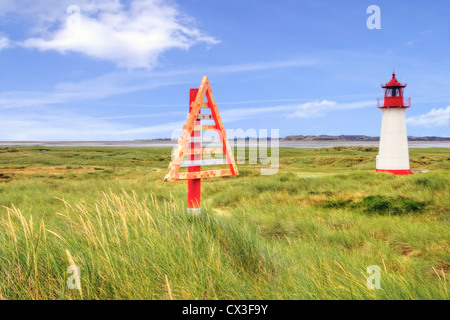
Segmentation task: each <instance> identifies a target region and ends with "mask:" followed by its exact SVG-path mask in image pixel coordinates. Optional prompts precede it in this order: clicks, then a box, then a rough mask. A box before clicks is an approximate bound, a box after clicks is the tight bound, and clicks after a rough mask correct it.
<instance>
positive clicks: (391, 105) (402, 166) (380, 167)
mask: <svg viewBox="0 0 450 320" xmlns="http://www.w3.org/2000/svg"><path fill="white" fill-rule="evenodd" d="M381 87H382V88H384V103H383V105H382V106H381V105H380V101H379V100H378V108H380V109H381V110H382V111H383V120H382V122H381V135H380V148H379V151H378V155H377V164H376V169H377V172H379V171H384V172H391V173H393V174H412V172H411V170H410V168H409V152H408V136H407V134H406V115H405V110H406V109H407V108H409V107H410V106H411V98H409V99H408V103H406V104H405V102H404V100H403V89H404V88H405V87H406V84H401V83H400V82H398V81H397V79H396V78H395V73H393V74H392V79H391V81H389V82H388V83H386V84H385V85H384V86H381Z"/></svg>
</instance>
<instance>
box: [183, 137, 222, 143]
mask: <svg viewBox="0 0 450 320" xmlns="http://www.w3.org/2000/svg"><path fill="white" fill-rule="evenodd" d="M189 142H205V143H210V142H217V143H221V142H222V140H220V138H218V137H190V138H189Z"/></svg>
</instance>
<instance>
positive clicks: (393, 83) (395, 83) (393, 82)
mask: <svg viewBox="0 0 450 320" xmlns="http://www.w3.org/2000/svg"><path fill="white" fill-rule="evenodd" d="M381 87H382V88H389V87H402V88H404V87H406V84H401V83H400V82H398V80H397V79H396V78H395V72H394V73H392V79H391V81H389V82H388V83H386V84H385V85H384V86H381Z"/></svg>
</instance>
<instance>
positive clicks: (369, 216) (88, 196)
mask: <svg viewBox="0 0 450 320" xmlns="http://www.w3.org/2000/svg"><path fill="white" fill-rule="evenodd" d="M376 154H377V150H376V148H364V147H352V148H340V147H337V148H330V149H291V148H282V149H280V169H279V172H278V174H277V175H274V176H261V175H260V170H259V168H260V166H257V165H240V166H239V171H240V175H239V176H237V177H226V178H211V179H205V180H203V182H202V187H203V188H202V190H203V191H202V196H203V199H202V205H203V206H202V215H201V216H199V217H189V216H187V214H186V213H185V212H186V208H185V205H186V182H175V183H164V182H163V177H164V175H165V174H166V173H167V165H168V163H169V160H170V149H169V148H109V147H108V148H81V147H72V148H43V147H21V148H11V147H10V148H0V299H449V293H448V290H449V284H448V275H449V270H450V250H449V248H450V228H449V227H450V219H449V208H450V192H449V181H450V170H449V169H450V154H449V149H411V150H410V156H411V166H412V168H423V169H429V172H428V173H421V174H414V175H409V176H394V175H390V174H385V173H379V174H376V173H375V172H374V167H375V156H376ZM72 260H73V262H72ZM72 263H75V264H76V265H77V266H78V267H79V268H80V270H81V290H69V289H68V288H67V286H66V280H67V279H68V277H69V276H70V275H69V274H68V273H67V272H66V270H67V268H68V267H69V265H70V264H72ZM371 265H377V266H379V267H380V269H381V289H379V290H370V289H368V288H367V287H366V279H367V277H369V274H368V273H367V272H366V269H367V267H368V266H371Z"/></svg>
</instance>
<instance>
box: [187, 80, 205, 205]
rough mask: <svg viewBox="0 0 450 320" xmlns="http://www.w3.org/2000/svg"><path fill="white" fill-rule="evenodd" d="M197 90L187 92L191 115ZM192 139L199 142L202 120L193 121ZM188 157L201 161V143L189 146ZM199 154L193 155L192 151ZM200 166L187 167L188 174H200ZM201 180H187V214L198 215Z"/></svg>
mask: <svg viewBox="0 0 450 320" xmlns="http://www.w3.org/2000/svg"><path fill="white" fill-rule="evenodd" d="M198 90H199V89H191V90H190V91H189V113H191V104H192V102H193V101H194V100H195V98H196V96H197V93H198ZM191 137H192V138H194V139H195V138H196V139H199V140H201V137H202V120H195V122H194V130H193V131H192V134H191ZM189 146H190V148H189V151H190V153H191V154H190V155H189V160H191V161H193V160H202V152H201V150H202V143H201V141H195V142H191V143H190V144H189ZM197 150H199V152H196V153H194V151H197ZM200 171H201V166H191V167H188V172H200ZM201 181H202V180H201V179H190V180H188V196H187V212H188V213H191V214H200V202H201V199H202V186H201Z"/></svg>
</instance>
